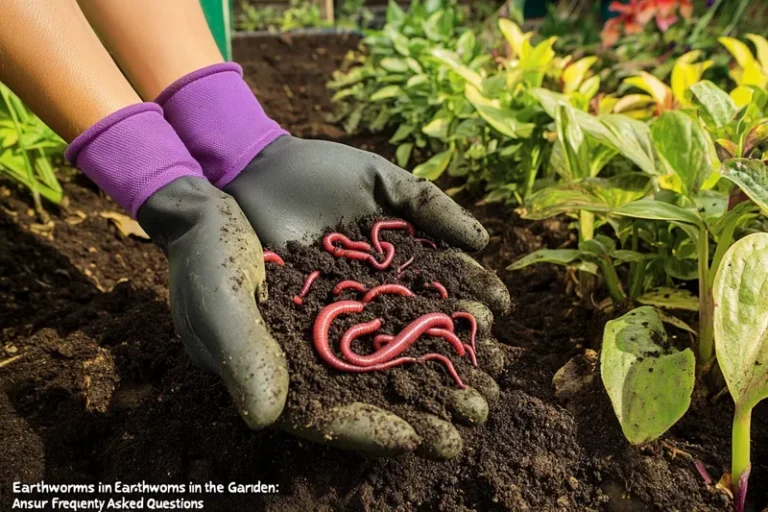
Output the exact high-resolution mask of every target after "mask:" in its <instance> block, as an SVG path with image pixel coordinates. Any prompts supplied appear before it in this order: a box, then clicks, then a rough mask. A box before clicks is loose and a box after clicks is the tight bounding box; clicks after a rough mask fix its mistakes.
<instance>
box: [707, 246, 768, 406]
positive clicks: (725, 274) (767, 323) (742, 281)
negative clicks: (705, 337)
mask: <svg viewBox="0 0 768 512" xmlns="http://www.w3.org/2000/svg"><path fill="white" fill-rule="evenodd" d="M766 294H768V234H767V233H755V234H752V235H749V236H746V237H744V238H742V239H741V240H739V241H738V242H736V243H735V244H733V245H732V246H731V248H730V249H728V252H727V253H725V256H724V257H723V261H722V263H721V264H720V268H719V269H718V271H717V274H716V276H715V281H714V285H713V296H714V302H715V314H714V329H715V339H716V340H717V343H716V344H715V350H716V351H717V361H718V363H719V365H720V370H721V371H722V372H723V376H724V377H725V382H726V383H727V384H728V390H729V391H730V392H731V396H733V400H734V401H735V402H736V407H737V409H742V410H750V409H751V408H752V407H754V406H755V405H756V404H757V403H758V402H759V401H760V400H763V399H764V398H768V301H766V300H765V298H766Z"/></svg>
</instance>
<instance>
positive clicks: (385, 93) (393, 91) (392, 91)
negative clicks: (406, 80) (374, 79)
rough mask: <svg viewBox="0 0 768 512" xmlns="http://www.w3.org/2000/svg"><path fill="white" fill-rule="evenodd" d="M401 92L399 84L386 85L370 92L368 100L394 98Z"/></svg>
mask: <svg viewBox="0 0 768 512" xmlns="http://www.w3.org/2000/svg"><path fill="white" fill-rule="evenodd" d="M401 94H403V89H402V88H401V87H400V86H399V85H388V86H386V87H382V88H381V89H379V90H378V91H376V92H375V93H373V94H371V98H370V100H371V101H381V100H386V99H389V98H396V97H398V96H400V95H401Z"/></svg>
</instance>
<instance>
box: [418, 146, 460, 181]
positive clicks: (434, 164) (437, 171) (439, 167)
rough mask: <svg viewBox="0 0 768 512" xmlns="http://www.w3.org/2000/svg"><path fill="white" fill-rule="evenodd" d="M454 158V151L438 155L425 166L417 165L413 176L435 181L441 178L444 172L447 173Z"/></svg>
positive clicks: (424, 164) (450, 150) (425, 163)
mask: <svg viewBox="0 0 768 512" xmlns="http://www.w3.org/2000/svg"><path fill="white" fill-rule="evenodd" d="M452 157H453V149H449V150H447V151H443V152H441V153H438V154H436V155H434V156H433V157H432V158H430V159H429V160H427V161H426V162H424V163H423V164H419V165H417V166H416V168H415V169H414V170H413V175H414V176H418V177H420V178H426V179H428V180H430V181H434V180H436V179H437V178H439V177H440V175H441V174H443V172H445V169H446V168H447V167H448V164H449V163H450V162H451V158H452Z"/></svg>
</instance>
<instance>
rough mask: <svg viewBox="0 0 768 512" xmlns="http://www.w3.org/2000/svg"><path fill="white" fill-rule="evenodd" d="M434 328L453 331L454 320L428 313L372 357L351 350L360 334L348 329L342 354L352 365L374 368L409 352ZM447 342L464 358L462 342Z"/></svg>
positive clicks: (343, 342) (343, 338) (408, 326)
mask: <svg viewBox="0 0 768 512" xmlns="http://www.w3.org/2000/svg"><path fill="white" fill-rule="evenodd" d="M335 304H338V303H335ZM446 320H448V321H449V322H446ZM432 328H442V329H447V330H451V329H453V319H451V317H449V316H448V315H444V314H443V313H427V314H426V315H423V316H420V317H419V318H417V319H416V320H414V321H412V322H411V323H410V324H408V325H407V326H405V328H404V329H403V330H402V331H400V332H399V333H398V334H397V335H396V336H395V337H394V338H393V339H392V341H391V342H389V343H387V344H386V345H385V346H384V347H382V348H381V350H377V351H376V352H374V353H373V354H371V355H367V356H361V355H359V354H355V353H354V352H353V351H352V349H351V344H352V340H354V339H355V337H356V336H355V334H356V335H357V336H360V333H357V332H356V331H352V329H353V327H351V328H350V329H347V331H346V332H345V333H344V335H343V336H342V337H341V344H340V349H341V353H342V354H344V357H345V358H346V359H347V360H348V361H349V362H351V363H353V364H355V365H357V366H372V365H374V364H380V363H383V362H385V361H388V360H390V359H392V358H393V357H395V356H399V355H400V354H402V353H403V352H405V351H406V350H408V347H410V346H411V345H413V343H414V342H415V341H416V340H417V339H419V337H420V336H421V335H422V334H424V333H425V332H426V331H428V330H429V329H432ZM446 340H447V341H448V342H449V343H451V344H452V345H454V348H455V349H456V353H457V354H458V355H459V356H463V355H464V354H465V353H466V349H465V348H464V345H463V343H461V341H460V340H458V339H457V340H458V344H454V343H453V340H451V339H447V338H446Z"/></svg>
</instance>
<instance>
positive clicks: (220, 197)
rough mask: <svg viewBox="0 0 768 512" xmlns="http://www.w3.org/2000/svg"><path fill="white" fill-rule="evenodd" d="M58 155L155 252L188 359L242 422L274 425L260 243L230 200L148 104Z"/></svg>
mask: <svg viewBox="0 0 768 512" xmlns="http://www.w3.org/2000/svg"><path fill="white" fill-rule="evenodd" d="M66 156H67V158H68V159H69V160H70V161H71V162H73V163H74V164H76V165H77V166H78V167H79V168H80V169H82V170H83V172H85V174H87V175H88V176H89V177H90V178H91V179H93V180H94V181H95V182H96V183H97V184H98V185H99V186H100V187H101V188H102V189H103V190H104V191H105V192H107V193H108V194H109V195H111V196H112V197H113V198H114V199H115V200H116V201H117V202H118V203H119V204H120V205H121V206H123V207H124V208H125V209H126V210H128V211H129V212H130V214H131V216H133V217H138V221H139V224H141V226H142V227H143V228H144V230H145V231H146V232H147V233H148V234H149V235H150V237H151V238H152V240H153V241H154V242H155V243H156V244H157V245H158V246H159V247H161V248H162V249H163V251H164V252H165V254H166V256H167V257H168V264H169V280H170V302H171V313H172V316H173V321H174V324H175V325H176V328H177V329H178V331H179V333H180V334H181V337H182V340H183V341H184V344H185V346H186V348H187V349H188V351H189V353H190V355H191V356H192V358H193V360H194V361H195V362H197V363H198V364H200V365H202V366H204V367H207V368H208V369H210V370H212V371H214V372H215V373H217V374H218V375H219V376H221V378H222V380H223V381H224V383H225V384H226V386H227V388H228V389H229V392H230V394H231V395H232V397H233V399H234V401H235V404H236V406H237V408H238V411H239V412H240V414H241V415H242V417H243V419H244V420H245V421H246V423H247V424H248V425H249V426H251V427H252V428H262V427H265V426H267V425H270V424H272V423H274V422H275V421H276V420H277V418H278V417H279V416H280V414H281V413H282V410H283V407H284V405H285V400H286V396H287V393H288V372H287V365H286V361H285V356H284V354H283V353H282V351H281V349H280V347H279V345H278V344H277V342H276V341H275V340H274V339H273V338H272V336H271V335H270V333H269V331H268V329H267V328H266V325H265V323H264V320H263V319H262V317H261V314H260V313H259V309H258V307H257V304H256V299H255V298H256V297H257V296H263V292H264V289H265V288H264V262H263V256H262V250H261V245H260V243H259V240H258V238H257V237H256V234H255V233H254V231H253V229H252V228H251V226H250V224H249V223H248V220H247V219H246V218H245V216H244V215H243V213H242V211H241V210H240V208H239V207H238V206H237V203H236V202H235V201H234V199H233V198H232V197H230V196H228V195H226V194H224V193H222V192H221V191H219V190H218V189H216V188H215V187H214V186H213V185H211V184H210V183H209V182H208V180H207V179H205V177H204V176H203V173H202V170H201V168H200V166H199V164H198V163H197V162H196V161H195V160H194V159H193V158H192V157H191V156H190V154H189V152H188V151H187V149H186V148H185V147H184V145H183V143H182V142H181V140H179V138H178V136H177V135H176V133H175V132H174V131H173V128H171V126H170V125H169V124H168V123H167V122H166V121H165V119H163V116H162V110H161V109H160V108H159V107H158V106H157V105H156V104H153V103H146V104H141V105H134V106H131V107H127V108H124V109H122V110H119V111H118V112H115V113H114V114H112V115H110V116H108V117H106V118H105V119H103V120H102V121H99V122H98V123H97V124H96V125H94V126H93V127H91V128H89V129H88V130H86V131H85V132H84V133H83V134H82V135H80V136H79V137H77V138H76V139H75V140H74V141H73V142H72V144H71V145H70V147H69V148H68V150H67V154H66Z"/></svg>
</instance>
